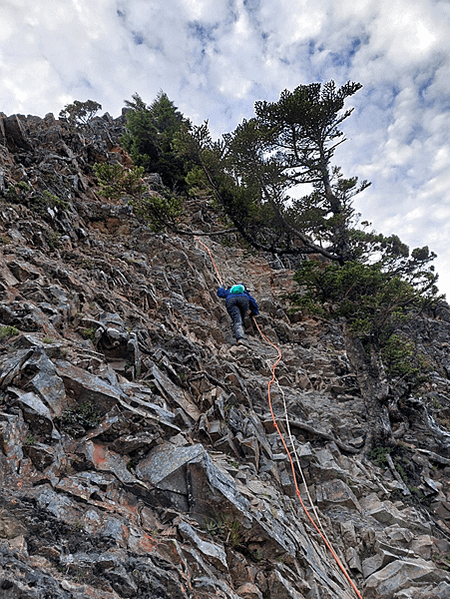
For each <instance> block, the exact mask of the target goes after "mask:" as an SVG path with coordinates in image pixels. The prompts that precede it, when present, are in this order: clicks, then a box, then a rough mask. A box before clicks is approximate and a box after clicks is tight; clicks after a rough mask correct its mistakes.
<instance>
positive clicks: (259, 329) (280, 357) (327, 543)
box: [194, 235, 363, 599]
mask: <svg viewBox="0 0 450 599" xmlns="http://www.w3.org/2000/svg"><path fill="white" fill-rule="evenodd" d="M194 238H195V239H196V240H197V241H198V242H199V243H200V244H201V245H202V246H203V247H204V248H205V250H206V251H207V252H208V254H209V257H210V258H211V262H212V264H213V266H214V269H215V271H216V274H217V278H218V279H219V282H220V284H221V286H222V287H223V282H222V277H221V276H220V273H219V269H218V268H217V266H216V263H215V262H214V258H213V256H212V254H211V251H210V249H209V248H208V246H207V245H205V244H204V243H203V241H201V240H200V239H199V238H198V237H197V236H195V235H194ZM252 318H253V322H254V324H255V326H256V328H257V329H258V332H259V334H260V335H261V337H262V339H264V341H266V342H267V343H268V344H269V345H271V346H272V347H273V348H274V349H275V350H276V351H277V353H278V357H277V359H276V360H275V362H274V363H273V365H272V378H271V379H270V380H269V381H268V383H267V395H268V401H269V409H270V414H271V416H272V422H273V425H274V427H275V429H276V431H277V433H278V435H279V437H280V440H281V443H282V445H283V447H284V450H285V452H286V455H287V456H288V459H289V462H290V464H291V470H292V476H293V480H294V487H295V494H296V496H297V498H298V499H299V501H300V503H301V506H302V508H303V511H304V512H305V514H306V516H307V518H308V520H309V521H310V522H311V524H312V525H313V526H314V528H315V529H316V531H317V532H318V533H319V535H320V537H321V539H322V540H323V542H324V543H325V546H326V547H327V549H328V550H329V552H330V553H331V555H332V556H333V558H334V560H335V562H336V564H337V566H338V567H339V569H340V570H341V572H342V573H343V575H344V576H345V578H346V579H347V581H348V582H349V584H350V586H351V587H352V589H353V590H354V591H355V593H356V595H357V596H358V599H363V597H362V595H361V593H360V592H359V591H358V589H357V587H356V585H355V583H354V582H353V580H352V579H351V578H350V575H349V574H348V573H347V571H346V569H345V567H344V566H343V564H342V562H341V560H340V559H339V557H338V556H337V554H336V552H335V551H334V549H333V548H332V546H331V544H330V542H329V541H328V539H327V537H326V535H325V533H324V532H322V530H320V528H319V527H318V526H317V524H316V523H315V521H314V518H313V517H312V516H311V514H310V513H309V510H308V508H307V507H306V505H305V503H304V501H303V499H302V496H301V493H300V488H299V485H298V481H297V474H296V472H295V464H294V460H293V458H292V455H291V452H290V451H289V448H288V446H287V443H286V440H285V438H284V436H283V433H282V432H281V429H280V427H279V425H278V422H277V419H276V416H275V412H274V410H273V405H272V395H271V388H272V384H273V383H274V382H276V383H277V385H278V387H279V384H278V381H277V379H276V374H275V372H276V368H277V366H278V364H279V363H280V362H281V359H282V357H283V355H282V353H281V349H280V348H279V347H278V345H276V344H275V343H273V342H272V341H271V340H270V339H269V338H268V337H267V336H266V335H265V334H264V333H263V331H262V329H261V327H260V326H259V324H258V323H257V321H256V318H255V317H254V316H252ZM279 388H280V387H279ZM283 400H284V395H283ZM284 405H285V411H286V412H287V406H286V403H285V404H284ZM286 419H287V427H288V431H289V435H290V439H291V444H292V448H293V451H294V454H295V456H296V461H297V466H298V468H299V471H300V473H301V476H302V480H303V484H304V485H305V489H306V492H307V495H308V499H309V501H310V503H311V507H312V509H313V511H314V514H315V515H316V518H317V520H318V522H319V524H320V526H321V527H322V525H321V523H320V520H319V518H318V516H317V512H316V508H315V506H314V504H313V502H312V499H311V496H310V494H309V490H308V486H307V484H306V481H305V478H304V476H303V471H302V469H301V467H300V462H299V460H298V456H297V453H296V450H295V445H294V443H293V439H292V435H291V432H290V427H289V419H288V418H287V414H286Z"/></svg>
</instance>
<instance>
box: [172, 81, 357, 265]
mask: <svg viewBox="0 0 450 599" xmlns="http://www.w3.org/2000/svg"><path fill="white" fill-rule="evenodd" d="M360 88H361V85H360V84H358V83H351V82H349V83H347V84H345V85H343V86H342V87H341V88H336V86H335V83H334V82H333V81H330V82H329V83H325V84H323V85H321V84H310V85H301V86H299V87H297V88H296V89H295V90H294V91H293V92H290V91H288V90H284V91H283V92H282V93H281V95H280V99H279V100H278V102H274V103H268V102H262V101H261V102H256V103H255V114H256V116H255V117H254V118H252V119H250V120H244V121H243V122H242V123H241V124H240V125H238V127H237V128H236V129H235V130H234V131H233V132H232V133H229V134H226V135H224V136H223V140H222V141H216V142H213V141H212V139H211V136H210V134H209V131H208V127H207V123H204V124H203V125H202V126H200V127H189V128H188V129H185V130H184V131H181V132H179V134H178V135H177V138H176V147H177V150H178V151H179V152H181V153H182V154H181V155H182V156H183V157H185V158H186V159H190V160H191V162H192V170H191V171H190V173H189V175H188V179H187V182H188V184H189V185H190V186H191V192H192V193H198V192H199V191H201V192H202V193H210V194H211V197H214V198H215V200H216V201H217V202H218V203H219V204H220V205H221V206H222V209H223V210H224V211H225V213H226V214H227V216H228V217H229V218H230V220H231V221H232V222H233V224H234V226H235V227H236V228H237V229H238V230H239V232H240V233H241V235H242V236H243V237H244V239H245V240H246V241H247V242H248V243H251V244H252V245H253V247H255V248H256V249H262V250H267V251H271V252H276V253H277V254H283V253H286V254H311V253H321V254H323V255H325V256H327V257H328V258H330V259H334V260H340V261H341V262H342V261H345V260H346V259H347V255H348V244H349V242H348V236H349V233H348V231H349V228H350V223H351V221H352V219H353V218H354V211H353V208H352V206H351V198H352V197H354V196H355V195H356V194H358V193H360V192H361V191H363V190H364V189H365V188H366V187H367V186H368V183H367V182H363V183H362V184H358V182H357V178H356V177H353V178H351V179H345V178H344V177H343V176H342V174H341V172H340V169H339V168H338V167H335V166H332V164H331V160H332V158H333V156H334V152H335V149H336V147H337V146H338V145H339V144H341V143H343V142H344V141H345V138H344V137H343V134H342V132H341V131H340V128H339V127H340V125H341V123H342V122H343V121H344V120H345V119H346V118H347V117H348V116H350V114H351V112H352V109H349V110H344V104H345V101H346V99H347V98H349V97H351V96H352V95H353V94H355V93H356V92H357V91H358V90H359V89H360ZM189 137H190V140H189V139H188V138H189ZM200 170H201V171H203V177H202V176H201V175H200ZM303 184H308V186H309V187H310V186H311V185H312V187H313V192H312V193H310V194H308V195H306V196H304V197H303V198H297V199H293V198H292V197H290V195H289V193H290V190H291V189H293V188H296V187H297V186H299V185H303ZM296 195H298V194H296Z"/></svg>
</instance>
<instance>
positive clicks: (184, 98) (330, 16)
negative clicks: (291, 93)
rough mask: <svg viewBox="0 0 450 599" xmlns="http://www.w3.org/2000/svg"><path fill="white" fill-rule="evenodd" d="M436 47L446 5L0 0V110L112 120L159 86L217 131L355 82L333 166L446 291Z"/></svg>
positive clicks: (444, 119)
mask: <svg viewBox="0 0 450 599" xmlns="http://www.w3.org/2000/svg"><path fill="white" fill-rule="evenodd" d="M449 50H450V2H449V0H340V1H339V2H336V0H95V2H93V1H92V0H0V111H2V112H4V113H6V114H8V115H9V114H14V113H21V114H33V115H38V116H44V115H45V114H47V113H48V112H53V113H54V114H55V116H57V115H58V114H59V111H60V110H61V109H62V108H63V107H64V106H65V105H66V104H68V103H71V102H73V101H74V100H80V101H85V100H87V99H91V100H95V101H97V102H99V103H100V104H102V107H103V110H102V112H109V113H110V114H111V115H112V116H113V117H115V116H118V115H119V114H120V112H121V109H122V107H123V106H124V100H126V99H131V95H132V94H133V93H134V92H138V93H139V95H140V96H141V97H142V99H143V100H144V101H145V102H146V103H150V102H152V100H153V99H154V98H155V96H156V94H157V93H158V91H160V90H163V91H165V92H166V93H167V94H168V96H169V98H170V99H171V100H172V101H173V102H174V103H175V104H176V105H177V106H178V108H179V109H180V110H181V111H182V112H183V113H184V114H185V115H186V116H188V117H189V118H190V119H191V120H192V121H194V122H195V123H201V122H202V121H203V120H205V119H209V122H210V125H211V128H212V131H213V134H214V136H215V137H219V136H220V135H221V134H222V133H225V132H228V131H232V130H233V129H234V128H235V127H236V125H237V124H238V123H239V122H240V121H241V120H242V118H244V117H246V118H250V117H251V116H253V104H254V102H255V101H256V100H269V101H276V100H277V99H278V97H279V93H280V91H281V90H283V89H286V88H287V89H289V90H293V89H294V88H295V87H296V86H297V85H300V84H308V83H312V82H316V81H319V82H323V81H328V80H330V79H334V80H335V81H336V83H337V84H338V85H342V84H343V83H345V82H346V81H347V80H352V81H358V82H360V83H362V85H363V89H362V90H361V91H359V92H358V93H357V94H356V95H355V96H354V97H353V98H352V99H351V100H352V105H353V106H354V107H355V111H354V113H353V115H352V116H351V117H350V119H348V120H347V121H346V122H345V124H344V131H345V133H346V136H347V139H348V141H347V142H346V143H345V144H344V145H342V146H341V147H340V149H339V152H338V153H337V154H336V163H337V164H339V165H341V166H342V167H343V172H344V175H346V176H354V175H356V176H358V177H359V178H360V179H368V180H370V181H371V182H372V186H371V187H370V188H369V189H368V190H366V191H365V192H364V193H363V194H362V195H361V196H360V199H359V200H358V202H357V204H356V206H357V209H358V211H360V212H361V213H362V217H363V219H365V220H369V221H371V222H372V223H373V227H374V228H375V229H376V230H377V231H379V232H382V233H384V234H385V235H389V234H392V233H396V234H397V235H399V236H400V238H401V239H402V240H403V241H404V242H406V243H407V244H408V245H409V246H410V247H411V248H414V247H418V246H423V245H428V246H429V247H430V248H431V249H432V250H434V251H435V252H436V253H437V254H438V259H437V260H436V262H435V264H436V268H437V271H438V272H439V274H440V288H441V290H442V291H443V292H445V293H447V297H448V298H450V243H449V233H450V192H449V190H448V175H449V159H450V141H449V115H450V59H449Z"/></svg>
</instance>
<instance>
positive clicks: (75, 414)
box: [60, 401, 98, 434]
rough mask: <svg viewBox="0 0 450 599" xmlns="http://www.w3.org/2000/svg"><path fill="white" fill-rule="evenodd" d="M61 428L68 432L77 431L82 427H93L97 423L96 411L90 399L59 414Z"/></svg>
mask: <svg viewBox="0 0 450 599" xmlns="http://www.w3.org/2000/svg"><path fill="white" fill-rule="evenodd" d="M60 423H61V428H62V429H63V430H65V431H67V432H69V433H75V434H77V433H79V432H81V431H80V427H81V428H82V429H90V428H95V427H96V426H97V425H98V413H97V410H96V408H95V405H94V403H93V402H92V401H86V402H84V403H82V404H80V405H78V406H76V407H73V408H67V409H66V410H64V412H63V413H62V414H61V418H60Z"/></svg>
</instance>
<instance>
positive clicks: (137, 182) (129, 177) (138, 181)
mask: <svg viewBox="0 0 450 599" xmlns="http://www.w3.org/2000/svg"><path fill="white" fill-rule="evenodd" d="M94 172H95V175H96V177H97V179H98V182H99V184H100V195H102V196H104V197H105V198H107V199H108V200H115V201H117V200H119V199H121V198H122V197H124V196H131V197H136V196H141V195H142V194H143V192H144V190H145V184H144V183H143V181H142V175H143V174H144V168H143V167H141V166H134V167H133V168H131V169H126V168H124V167H123V166H122V165H121V164H108V163H106V162H104V163H102V164H98V163H97V164H95V165H94Z"/></svg>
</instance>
